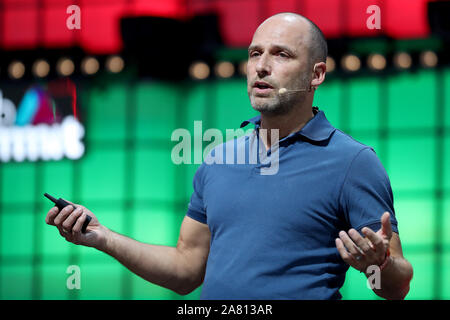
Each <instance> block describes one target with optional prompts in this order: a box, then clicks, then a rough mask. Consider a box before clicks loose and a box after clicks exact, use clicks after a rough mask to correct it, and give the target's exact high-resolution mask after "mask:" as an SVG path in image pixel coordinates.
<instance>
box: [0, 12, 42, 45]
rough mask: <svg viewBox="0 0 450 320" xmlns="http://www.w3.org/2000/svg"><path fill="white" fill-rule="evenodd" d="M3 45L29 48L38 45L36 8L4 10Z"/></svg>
mask: <svg viewBox="0 0 450 320" xmlns="http://www.w3.org/2000/svg"><path fill="white" fill-rule="evenodd" d="M3 18H4V21H3V23H4V28H5V30H4V33H3V36H4V38H3V47H4V48H5V49H28V48H34V47H36V45H37V36H38V32H37V30H36V27H37V19H38V14H37V10H35V9H33V8H32V9H25V8H23V9H17V10H16V9H6V10H5V11H4V16H3Z"/></svg>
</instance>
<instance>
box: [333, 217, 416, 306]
mask: <svg viewBox="0 0 450 320" xmlns="http://www.w3.org/2000/svg"><path fill="white" fill-rule="evenodd" d="M361 232H362V233H363V235H364V236H365V237H362V236H361V235H360V234H359V232H358V231H356V230H355V229H350V230H349V231H348V232H345V231H341V232H340V233H339V238H337V239H336V247H337V249H338V251H339V253H340V255H341V257H342V259H343V260H344V261H345V262H346V263H348V264H349V265H350V266H352V267H353V268H355V269H357V270H359V271H361V272H364V273H365V275H366V277H369V276H371V275H372V273H371V272H370V269H369V267H370V266H378V267H379V268H380V270H381V273H380V287H379V289H377V288H373V291H374V292H375V293H376V294H377V295H378V296H380V297H382V298H385V299H404V298H405V296H406V295H407V293H408V292H409V283H410V281H411V279H412V276H413V269H412V266H411V264H410V263H409V262H408V261H407V260H406V259H405V258H404V257H403V251H402V247H401V243H400V238H399V236H398V234H397V233H395V232H392V228H391V221H390V214H389V212H385V213H384V214H383V215H382V217H381V228H380V229H379V230H378V231H376V232H375V231H373V230H371V229H370V228H368V227H364V228H362V230H361Z"/></svg>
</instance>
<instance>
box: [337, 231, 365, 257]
mask: <svg viewBox="0 0 450 320" xmlns="http://www.w3.org/2000/svg"><path fill="white" fill-rule="evenodd" d="M339 238H340V240H341V241H342V242H343V244H344V246H345V248H346V249H347V251H348V252H349V253H350V254H351V255H353V256H354V257H355V258H356V257H359V256H361V255H362V252H361V251H360V250H359V249H358V247H357V246H356V245H355V243H353V241H352V239H350V237H349V236H348V234H347V233H346V232H345V231H341V232H339Z"/></svg>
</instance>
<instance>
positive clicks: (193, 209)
mask: <svg viewBox="0 0 450 320" xmlns="http://www.w3.org/2000/svg"><path fill="white" fill-rule="evenodd" d="M204 173H205V164H204V163H203V164H202V165H201V166H200V167H199V168H198V169H197V171H196V172H195V175H194V181H193V186H194V192H193V193H192V196H191V200H190V202H189V205H188V210H187V213H186V215H187V216H188V217H190V218H192V219H194V220H197V221H198V222H201V223H205V224H206V210H205V205H204V203H203V189H204V177H203V175H204Z"/></svg>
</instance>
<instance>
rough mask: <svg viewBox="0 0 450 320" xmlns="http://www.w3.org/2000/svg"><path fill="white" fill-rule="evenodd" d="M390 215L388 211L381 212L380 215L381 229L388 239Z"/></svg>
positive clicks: (390, 232) (389, 236)
mask: <svg viewBox="0 0 450 320" xmlns="http://www.w3.org/2000/svg"><path fill="white" fill-rule="evenodd" d="M390 218H391V215H390V214H389V212H387V211H386V212H385V213H383V215H382V216H381V231H382V232H383V233H384V234H385V235H386V237H387V238H388V239H391V237H392V226H391V219H390Z"/></svg>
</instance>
